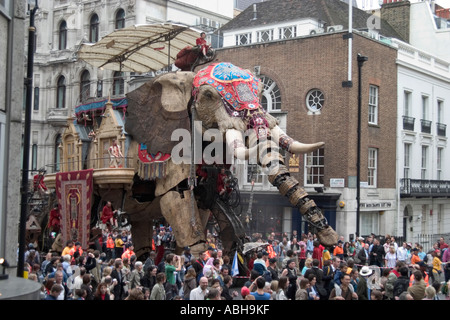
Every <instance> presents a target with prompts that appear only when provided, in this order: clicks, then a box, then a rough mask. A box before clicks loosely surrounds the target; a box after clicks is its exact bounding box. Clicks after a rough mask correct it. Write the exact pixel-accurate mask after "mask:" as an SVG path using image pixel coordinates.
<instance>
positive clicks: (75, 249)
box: [69, 241, 83, 257]
mask: <svg viewBox="0 0 450 320" xmlns="http://www.w3.org/2000/svg"><path fill="white" fill-rule="evenodd" d="M75 252H78V253H79V254H80V256H81V255H82V254H83V249H82V248H81V243H80V242H78V241H77V242H75V246H74V247H72V249H70V250H69V254H70V255H71V256H72V257H73V255H74V253H75Z"/></svg>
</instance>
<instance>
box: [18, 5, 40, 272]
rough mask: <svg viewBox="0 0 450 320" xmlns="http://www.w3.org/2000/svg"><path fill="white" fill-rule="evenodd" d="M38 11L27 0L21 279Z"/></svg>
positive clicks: (20, 232) (20, 233)
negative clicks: (35, 18) (28, 17)
mask: <svg viewBox="0 0 450 320" xmlns="http://www.w3.org/2000/svg"><path fill="white" fill-rule="evenodd" d="M38 9H39V6H38V0H34V1H33V0H28V11H29V12H30V26H29V28H28V60H27V77H26V78H25V85H26V87H27V95H26V105H25V123H24V134H23V163H22V186H21V189H20V193H21V200H20V221H19V257H18V263H17V277H20V278H23V269H24V264H25V246H26V243H25V240H26V239H25V235H26V223H27V211H28V173H29V161H30V159H29V158H30V129H31V100H32V96H33V66H34V46H35V40H34V37H35V34H36V27H35V26H34V17H35V15H36V11H37V10H38Z"/></svg>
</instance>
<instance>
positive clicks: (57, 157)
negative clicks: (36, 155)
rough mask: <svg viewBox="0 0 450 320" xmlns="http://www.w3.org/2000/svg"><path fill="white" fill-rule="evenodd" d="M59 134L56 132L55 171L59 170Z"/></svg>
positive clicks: (60, 139) (60, 140)
mask: <svg viewBox="0 0 450 320" xmlns="http://www.w3.org/2000/svg"><path fill="white" fill-rule="evenodd" d="M61 142H62V138H61V135H60V134H58V135H57V136H56V139H55V168H54V169H55V172H59V170H60V162H61V148H60V147H61Z"/></svg>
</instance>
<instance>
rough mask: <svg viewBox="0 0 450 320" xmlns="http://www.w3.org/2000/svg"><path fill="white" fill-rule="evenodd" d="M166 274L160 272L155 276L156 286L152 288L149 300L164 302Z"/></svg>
mask: <svg viewBox="0 0 450 320" xmlns="http://www.w3.org/2000/svg"><path fill="white" fill-rule="evenodd" d="M164 282H166V274H165V273H163V272H160V273H158V274H157V275H156V284H155V285H154V286H153V289H152V292H151V294H150V300H166V290H165V289H164Z"/></svg>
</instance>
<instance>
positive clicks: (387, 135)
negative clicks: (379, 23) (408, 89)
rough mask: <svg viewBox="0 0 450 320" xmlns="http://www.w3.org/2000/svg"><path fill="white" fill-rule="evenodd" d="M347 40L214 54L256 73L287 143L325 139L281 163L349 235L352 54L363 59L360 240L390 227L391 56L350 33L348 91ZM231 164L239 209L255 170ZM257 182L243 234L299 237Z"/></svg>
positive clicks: (308, 39) (353, 157)
mask: <svg viewBox="0 0 450 320" xmlns="http://www.w3.org/2000/svg"><path fill="white" fill-rule="evenodd" d="M260 8H261V7H260ZM259 12H260V14H261V11H259ZM244 13H245V11H244ZM230 23H232V22H230ZM226 27H227V26H225V28H226ZM270 27H271V26H270V25H264V28H266V29H268V28H270ZM241 29H242V30H243V28H241ZM242 30H241V31H242ZM346 34H347V31H345V30H344V31H340V32H332V33H327V32H325V33H320V34H316V35H310V36H305V37H296V38H290V39H282V40H274V41H268V42H264V43H251V44H248V45H240V46H232V47H227V48H223V49H220V50H218V55H217V56H218V58H219V60H220V61H229V62H232V63H235V64H237V65H239V66H240V67H244V68H247V69H249V70H251V71H254V72H256V73H259V76H260V77H261V79H262V80H263V82H264V83H265V84H266V92H265V97H263V104H264V105H265V106H266V107H267V108H268V111H269V112H270V113H271V114H273V115H274V116H275V117H277V118H278V119H279V120H280V126H281V127H282V128H283V129H285V130H286V132H287V133H288V134H289V135H290V136H291V137H294V138H296V139H298V140H299V141H301V142H304V143H312V142H317V141H324V142H325V147H324V149H323V150H321V151H319V152H316V153H313V154H309V155H305V157H300V159H298V160H299V161H298V162H297V159H295V158H294V159H290V158H289V154H286V164H289V168H290V171H291V174H292V175H294V176H295V177H296V178H297V179H298V180H299V181H300V183H301V184H303V185H304V186H305V189H306V191H307V192H308V193H309V194H310V196H311V197H312V198H313V199H314V200H315V201H316V203H317V204H318V205H319V207H321V208H322V209H323V210H324V213H325V216H326V218H327V219H328V222H329V223H330V225H331V226H333V227H334V228H336V230H337V232H338V233H339V234H340V235H343V236H344V237H345V238H348V237H349V235H350V234H354V233H355V231H356V207H357V205H356V204H357V202H356V190H357V188H356V175H357V169H356V163H357V141H358V140H357V139H358V134H357V119H358V118H357V116H358V81H357V79H358V68H357V62H356V56H357V54H358V53H361V54H362V55H364V56H367V57H368V61H367V62H366V63H365V64H364V66H363V68H362V100H361V101H362V114H361V119H362V120H361V123H362V127H361V129H362V130H361V167H360V168H361V186H362V187H361V197H360V199H361V200H360V202H361V205H360V212H361V213H360V227H361V230H360V234H362V235H364V234H370V233H371V232H374V233H376V234H385V233H390V232H393V231H394V230H393V226H394V222H395V219H396V205H397V204H396V181H395V177H396V168H395V163H396V162H395V161H396V118H397V72H396V69H397V66H396V57H397V51H396V49H395V48H393V47H392V46H390V45H387V44H385V43H383V42H382V41H378V40H374V39H371V38H370V37H369V36H366V35H365V34H364V33H360V32H354V33H353V50H352V55H353V57H354V58H353V59H352V64H353V66H352V79H353V82H352V84H353V85H352V86H351V87H346V86H344V85H343V82H346V80H347V71H348V63H347V61H348V41H347V40H346V39H345V35H346ZM224 37H226V34H225V33H224ZM225 42H226V40H225ZM267 91H269V92H267ZM369 95H370V97H369ZM270 99H272V100H271V101H269V102H268V100H270ZM369 110H371V112H370V115H369ZM237 167H238V168H237V169H236V170H235V173H236V175H237V176H238V178H239V181H240V189H241V194H242V203H243V211H245V210H246V209H247V206H246V204H248V198H249V196H250V193H251V192H250V190H251V187H250V176H251V175H252V173H253V174H255V172H254V168H252V167H251V166H249V165H246V164H243V165H241V166H237ZM256 173H258V172H256ZM258 179H259V180H258ZM257 182H260V183H259V184H256V186H255V189H254V200H253V208H252V209H253V210H252V212H253V217H255V215H257V216H258V218H257V219H253V220H252V222H251V223H250V230H252V231H253V232H263V233H264V232H269V231H275V232H287V233H288V234H290V232H291V231H292V230H297V231H299V233H301V232H305V231H307V226H306V225H304V224H303V223H302V220H301V217H300V214H299V213H298V211H297V210H296V209H293V208H291V206H290V204H289V203H288V201H287V199H284V198H283V197H281V196H280V195H279V193H278V191H277V190H276V189H275V188H273V187H272V186H270V183H268V182H267V179H266V178H265V177H264V176H263V175H262V176H261V177H257ZM340 204H341V205H342V207H341V206H340ZM385 213H386V214H385Z"/></svg>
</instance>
